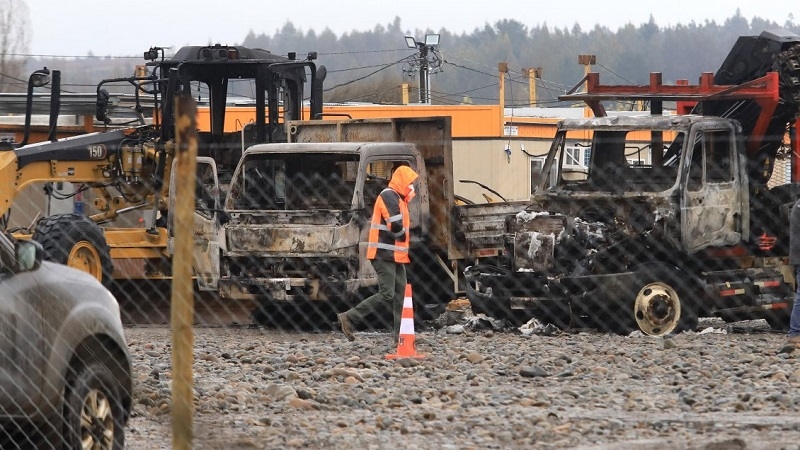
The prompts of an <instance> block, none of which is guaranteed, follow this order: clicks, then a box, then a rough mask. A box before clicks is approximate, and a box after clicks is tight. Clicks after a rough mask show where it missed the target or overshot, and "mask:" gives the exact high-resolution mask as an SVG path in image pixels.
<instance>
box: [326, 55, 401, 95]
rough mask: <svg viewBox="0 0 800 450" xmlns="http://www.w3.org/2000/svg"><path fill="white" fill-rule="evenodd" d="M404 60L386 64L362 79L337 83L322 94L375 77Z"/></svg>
mask: <svg viewBox="0 0 800 450" xmlns="http://www.w3.org/2000/svg"><path fill="white" fill-rule="evenodd" d="M406 59H407V58H402V59H400V60H397V61H395V62H393V63H389V64H386V65H384V66H383V67H381V68H380V69H378V70H375V71H372V72H370V73H368V74H366V75H364V76H363V77H359V78H355V79H353V80H350V81H346V82H344V83H339V84H337V85H336V86H331V87H329V88H327V89H325V90H324V92H328V91H331V90H333V89H336V88H339V87H342V86H347V85H348V84H352V83H355V82H357V81H361V80H364V79H367V78H369V77H371V76H373V75H375V74H376V73H378V72H381V71H383V70H386V69H388V68H389V67H392V66H394V65H397V64H399V63H401V62H403V61H405V60H406Z"/></svg>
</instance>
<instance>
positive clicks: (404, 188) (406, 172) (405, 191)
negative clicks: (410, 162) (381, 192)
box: [389, 166, 419, 202]
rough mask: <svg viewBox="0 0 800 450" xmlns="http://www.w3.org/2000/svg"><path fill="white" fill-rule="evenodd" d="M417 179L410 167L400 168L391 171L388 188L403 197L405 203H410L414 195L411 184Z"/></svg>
mask: <svg viewBox="0 0 800 450" xmlns="http://www.w3.org/2000/svg"><path fill="white" fill-rule="evenodd" d="M418 177H419V175H417V173H416V172H414V169H412V168H411V167H408V166H400V167H398V168H397V169H396V170H393V171H392V179H391V180H390V181H389V187H390V188H391V189H393V190H394V191H396V192H397V193H398V194H400V195H402V196H403V197H405V199H406V201H407V202H408V201H411V199H412V198H414V195H415V192H414V186H413V183H414V181H416V180H417V178H418Z"/></svg>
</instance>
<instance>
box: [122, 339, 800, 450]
mask: <svg viewBox="0 0 800 450" xmlns="http://www.w3.org/2000/svg"><path fill="white" fill-rule="evenodd" d="M453 326H458V325H450V326H448V327H444V328H430V327H427V328H426V327H424V326H420V327H418V330H420V331H417V334H418V335H419V337H420V338H421V339H420V340H419V341H418V344H417V352H418V353H423V354H425V355H427V356H426V358H424V359H416V358H401V359H398V360H394V361H392V360H387V359H386V358H385V355H386V354H387V353H391V352H393V350H394V348H393V347H394V344H393V338H392V336H391V335H390V334H389V333H385V332H372V331H369V332H366V331H364V332H359V333H358V339H357V340H356V341H355V342H353V343H350V342H348V341H346V340H344V339H343V338H342V337H341V335H340V334H341V333H336V332H333V331H332V332H327V333H299V332H284V331H279V330H265V329H260V328H245V327H239V328H223V327H219V328H215V327H199V328H195V329H194V333H195V336H194V342H195V354H194V393H195V398H194V416H193V422H194V443H193V444H194V445H193V447H194V448H196V449H229V448H363V449H380V448H445V449H454V448H459V449H460V448H476V449H477V448H542V449H548V450H554V449H556V450H557V449H593V450H611V449H622V450H633V449H644V450H649V449H661V448H686V449H704V448H707V449H719V448H742V449H744V448H746V449H748V450H754V449H755V450H758V449H774V448H787V449H790V448H791V449H797V448H798V445H797V442H800V369H798V367H800V359H799V358H800V352H787V351H784V352H782V353H781V350H783V349H782V347H783V344H784V343H785V341H786V338H785V335H783V334H781V333H771V332H766V331H764V330H763V326H762V327H761V328H759V327H751V328H750V329H749V331H745V332H742V331H740V330H741V328H740V327H737V326H732V327H729V326H726V325H725V324H722V325H714V330H716V329H721V330H725V331H728V330H733V332H726V333H718V332H705V333H704V334H700V333H692V332H689V333H682V334H677V335H671V336H669V337H668V338H667V339H655V338H652V337H649V336H644V335H641V334H638V335H637V334H635V333H634V334H632V335H629V336H619V335H613V334H600V333H595V332H589V331H579V332H564V333H559V334H558V335H554V336H539V335H536V334H532V335H527V336H525V335H522V334H521V333H520V332H519V331H517V330H514V329H506V330H493V331H491V339H490V340H489V339H487V335H488V334H489V331H486V332H484V333H483V334H481V333H474V332H469V333H466V332H465V331H464V330H463V327H462V329H461V331H460V332H459V333H456V334H453V333H452V331H451V329H450V328H451V327H453ZM704 329H707V328H704ZM737 330H739V331H737ZM125 331H126V337H127V339H128V343H129V346H130V349H131V354H132V357H133V367H134V368H135V374H134V380H135V390H134V396H133V401H134V405H133V416H132V418H131V420H130V422H129V424H128V428H127V434H126V448H128V449H133V450H139V449H142V450H144V449H147V450H151V449H169V448H172V418H171V415H170V414H171V411H172V409H173V408H172V398H171V387H172V367H171V360H170V358H171V345H170V343H171V336H170V330H169V328H167V327H144V326H140V327H128V328H126V330H125ZM670 341H671V342H672V343H673V344H674V346H672V344H668V342H670ZM420 342H421V343H420ZM490 342H491V345H487V344H488V343H490Z"/></svg>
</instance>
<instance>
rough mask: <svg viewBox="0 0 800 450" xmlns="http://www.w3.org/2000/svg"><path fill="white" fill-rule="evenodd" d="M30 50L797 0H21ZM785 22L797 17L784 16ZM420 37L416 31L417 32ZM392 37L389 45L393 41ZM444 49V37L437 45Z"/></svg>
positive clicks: (784, 7)
mask: <svg viewBox="0 0 800 450" xmlns="http://www.w3.org/2000/svg"><path fill="white" fill-rule="evenodd" d="M27 3H28V7H29V9H30V19H31V26H32V30H31V32H32V36H31V47H30V53H31V54H34V55H57V56H85V55H87V54H88V53H89V52H92V53H93V54H94V55H97V56H131V55H133V56H137V55H141V54H142V53H143V52H144V51H145V50H147V49H148V48H149V47H150V46H153V45H158V46H162V47H168V46H173V47H176V48H177V47H180V46H183V45H205V44H208V43H209V42H212V43H221V44H229V45H233V44H240V43H241V42H242V41H243V40H244V38H245V36H246V35H247V34H248V32H249V31H251V30H252V31H253V32H255V33H256V34H262V33H264V34H268V35H273V34H274V33H275V32H276V31H277V30H279V29H281V28H282V27H283V25H284V24H286V22H291V23H292V24H293V25H294V26H295V27H296V28H298V29H301V30H303V31H308V30H311V29H313V30H315V31H317V32H320V31H322V30H324V29H325V28H329V29H330V30H331V31H333V32H334V33H336V34H337V35H342V34H343V33H348V32H351V31H354V30H355V31H367V30H371V29H373V28H374V27H375V26H376V25H378V24H381V25H383V26H386V25H387V24H389V23H391V22H392V21H393V20H394V18H395V17H400V19H401V25H402V28H403V29H404V30H406V31H411V32H413V31H415V30H422V31H424V30H426V29H430V30H433V31H438V30H440V29H442V28H445V29H447V30H448V31H451V32H455V33H457V34H458V33H462V32H467V33H469V32H471V31H473V30H474V29H475V28H478V27H483V26H484V25H485V24H487V23H488V24H494V23H495V22H496V21H498V20H502V19H515V20H517V21H519V22H522V23H523V24H525V25H527V26H528V27H533V26H536V25H537V24H543V23H546V24H547V25H548V26H550V27H558V28H563V27H568V28H572V26H573V25H574V24H575V23H578V24H579V25H580V26H581V28H582V29H583V30H589V29H591V28H594V26H595V24H600V25H602V26H606V27H608V28H610V29H612V30H616V29H618V28H619V27H621V26H623V25H625V24H627V23H632V24H634V25H640V24H642V23H646V22H647V21H648V20H649V17H650V15H651V14H652V15H653V17H654V18H655V20H656V23H657V24H658V25H659V26H669V25H675V24H677V23H682V24H688V23H690V22H691V21H695V22H696V23H703V22H705V21H706V20H714V21H717V22H718V23H722V22H723V21H724V20H725V19H726V18H728V17H731V16H733V15H734V14H735V13H736V9H737V8H739V10H740V11H741V14H742V16H743V17H744V18H746V19H747V20H748V21H749V20H750V19H752V18H753V17H754V16H758V17H761V18H764V19H769V20H774V21H776V22H778V23H779V24H783V23H784V22H785V21H786V20H787V19H789V18H790V17H791V16H790V14H792V11H793V10H794V11H795V12H798V16H800V10H798V8H797V5H798V4H800V3H798V1H797V0H747V1H745V0H692V1H684V0H672V1H649V0H603V1H591V2H589V1H583V2H576V1H567V0H561V1H553V0H545V1H541V0H536V1H533V0H530V1H526V0H489V1H487V0H482V1H474V0H393V1H386V0H300V1H288V2H280V1H277V0H222V1H208V0H194V1H186V0H133V1H124V0H78V1H66V0H61V1H56V0H27ZM791 18H792V20H793V22H795V23H797V22H798V21H800V17H791ZM420 37H421V36H420ZM403 45H404V44H403V42H398V48H399V47H403ZM442 46H444V47H446V46H447V43H446V42H442Z"/></svg>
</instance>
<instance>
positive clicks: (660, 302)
mask: <svg viewBox="0 0 800 450" xmlns="http://www.w3.org/2000/svg"><path fill="white" fill-rule="evenodd" d="M639 280H640V282H639V284H638V286H639V289H638V290H637V291H635V292H634V298H633V301H632V304H631V310H630V313H631V314H632V316H631V317H630V319H632V320H630V321H629V322H628V323H630V324H631V325H633V326H634V327H635V328H634V329H639V330H640V331H641V332H642V333H644V334H647V335H650V336H663V335H666V334H669V333H673V332H675V333H677V332H681V331H686V330H693V329H695V328H696V327H697V315H696V313H695V312H694V308H693V307H692V306H691V305H690V303H689V301H688V300H689V297H688V294H687V290H686V289H685V287H684V283H686V282H687V280H683V281H682V280H680V278H678V276H677V275H675V274H673V273H672V272H671V271H664V270H656V271H652V270H644V271H642V275H641V276H640V277H639Z"/></svg>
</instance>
